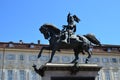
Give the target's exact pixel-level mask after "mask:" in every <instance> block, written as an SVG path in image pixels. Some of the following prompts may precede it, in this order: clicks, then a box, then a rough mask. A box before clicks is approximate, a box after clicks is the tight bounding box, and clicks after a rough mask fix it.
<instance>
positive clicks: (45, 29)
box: [39, 25, 50, 39]
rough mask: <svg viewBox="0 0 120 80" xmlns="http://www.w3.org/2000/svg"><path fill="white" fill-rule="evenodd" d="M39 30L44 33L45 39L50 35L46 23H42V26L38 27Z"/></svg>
mask: <svg viewBox="0 0 120 80" xmlns="http://www.w3.org/2000/svg"><path fill="white" fill-rule="evenodd" d="M39 31H40V32H41V33H42V34H43V35H44V38H45V39H48V38H49V37H50V35H49V31H48V29H47V27H46V25H42V26H41V27H40V29H39Z"/></svg>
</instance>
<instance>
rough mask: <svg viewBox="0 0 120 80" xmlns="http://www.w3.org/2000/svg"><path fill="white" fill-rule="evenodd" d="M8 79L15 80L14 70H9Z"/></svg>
mask: <svg viewBox="0 0 120 80" xmlns="http://www.w3.org/2000/svg"><path fill="white" fill-rule="evenodd" d="M7 76H8V79H7V80H14V79H13V71H12V70H8V75H7Z"/></svg>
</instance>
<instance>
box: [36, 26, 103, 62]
mask: <svg viewBox="0 0 120 80" xmlns="http://www.w3.org/2000/svg"><path fill="white" fill-rule="evenodd" d="M39 30H40V32H41V33H42V34H43V35H44V38H45V39H48V40H49V46H47V47H42V48H41V50H40V52H39V54H38V58H40V57H41V54H42V51H43V50H44V49H49V50H52V52H51V57H50V59H49V61H48V63H50V62H52V59H53V57H54V55H55V52H56V51H60V49H62V48H68V47H69V48H70V49H73V51H74V56H75V59H74V60H73V61H72V62H71V63H75V62H77V60H78V59H79V57H78V54H79V53H80V52H81V53H82V54H85V53H88V57H87V58H86V60H85V63H88V62H89V59H90V58H91V54H92V51H91V50H90V49H91V46H93V45H99V46H100V45H101V44H100V42H99V41H98V39H96V37H95V36H94V35H93V34H86V35H71V37H70V43H69V44H67V43H65V42H63V40H64V39H65V33H64V32H63V31H62V30H60V29H58V28H57V27H55V26H54V25H52V24H43V25H42V26H41V27H40V29H39Z"/></svg>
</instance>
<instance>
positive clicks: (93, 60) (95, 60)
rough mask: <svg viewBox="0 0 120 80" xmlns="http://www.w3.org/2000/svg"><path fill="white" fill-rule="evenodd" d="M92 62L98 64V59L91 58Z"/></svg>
mask: <svg viewBox="0 0 120 80" xmlns="http://www.w3.org/2000/svg"><path fill="white" fill-rule="evenodd" d="M92 62H93V63H97V62H100V59H99V58H93V59H92Z"/></svg>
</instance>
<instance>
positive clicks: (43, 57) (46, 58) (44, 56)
mask: <svg viewBox="0 0 120 80" xmlns="http://www.w3.org/2000/svg"><path fill="white" fill-rule="evenodd" d="M48 59H49V57H48V56H46V55H43V56H41V58H40V60H41V61H47V60H48Z"/></svg>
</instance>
